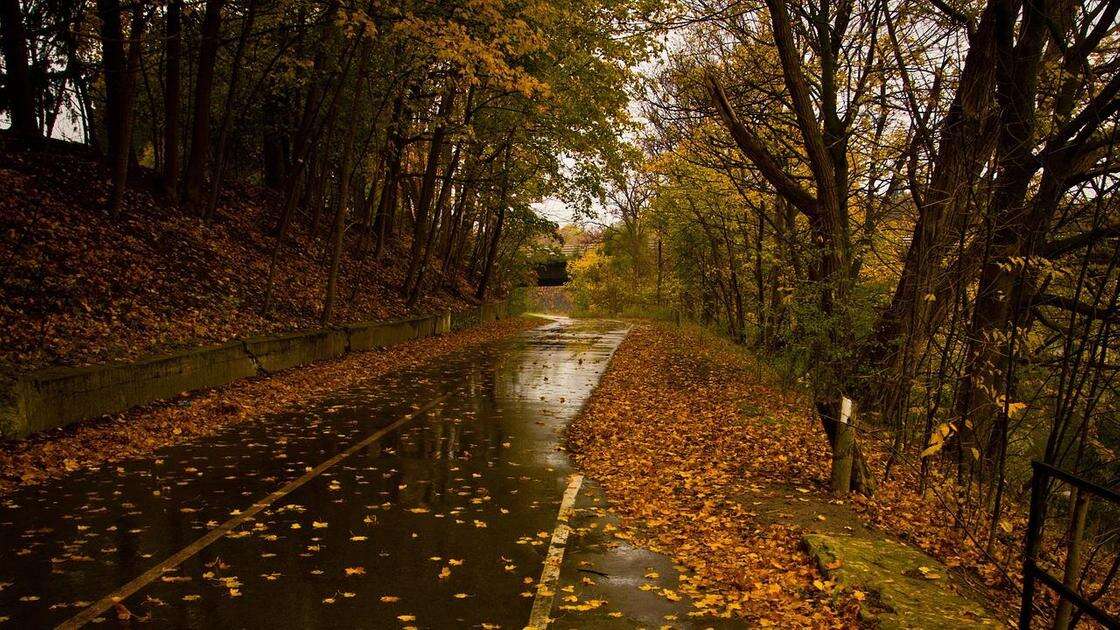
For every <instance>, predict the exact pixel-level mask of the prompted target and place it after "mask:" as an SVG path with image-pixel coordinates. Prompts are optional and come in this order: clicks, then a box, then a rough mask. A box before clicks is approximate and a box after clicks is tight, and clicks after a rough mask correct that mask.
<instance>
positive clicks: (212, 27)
mask: <svg viewBox="0 0 1120 630" xmlns="http://www.w3.org/2000/svg"><path fill="white" fill-rule="evenodd" d="M224 1H225V0H206V13H205V15H204V17H203V19H202V39H201V43H200V45H199V49H198V70H197V72H196V73H195V88H194V119H193V121H192V123H191V150H190V157H189V158H188V159H187V171H186V177H185V181H184V190H183V192H184V196H185V197H186V200H187V203H188V204H190V205H191V207H192V208H194V209H195V210H198V211H201V210H202V209H203V208H202V207H201V206H202V204H203V203H204V202H205V197H204V193H203V190H202V181H203V179H204V178H205V177H206V164H207V162H208V158H209V156H210V97H211V95H212V93H213V91H214V65H215V64H216V62H217V60H218V45H219V44H220V40H219V38H218V36H219V34H220V33H219V31H220V29H221V21H222V5H223V4H224Z"/></svg>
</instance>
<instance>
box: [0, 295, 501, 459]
mask: <svg viewBox="0 0 1120 630" xmlns="http://www.w3.org/2000/svg"><path fill="white" fill-rule="evenodd" d="M514 310H515V309H514V308H512V307H510V306H509V305H508V304H507V303H506V302H495V303H487V304H483V305H481V306H479V307H477V308H475V309H473V310H472V311H469V312H468V313H466V314H463V315H461V316H457V317H456V318H455V319H454V320H453V318H452V315H451V314H450V313H444V314H442V315H433V316H430V317H421V318H417V319H409V320H403V321H396V322H371V323H366V324H355V325H351V326H342V327H336V328H325V329H322V330H315V331H310V332H304V333H295V334H291V335H279V336H274V337H259V338H252V339H245V340H242V341H235V342H232V343H228V344H225V345H223V346H218V347H212V348H198V349H194V350H188V351H185V352H178V353H174V354H169V355H164V356H158V357H149V358H146V359H140V360H139V361H133V362H128V363H114V364H108V365H95V366H89V367H81V368H62V367H60V368H48V369H45V370H38V371H35V372H31V373H28V374H23V375H13V374H6V375H3V374H0V438H21V437H25V436H27V435H29V434H31V433H34V432H37V431H43V430H46V429H52V428H55V427H60V426H65V425H67V424H69V423H72V422H76V421H78V420H84V419H86V418H93V417H97V416H101V415H104V414H108V413H116V412H120V411H124V410H125V409H128V408H130V407H134V406H136V405H142V404H145V403H149V402H153V401H156V400H161V399H166V398H170V397H172V396H175V395H177V394H179V393H181V392H186V391H191V390H196V389H205V388H208V387H217V386H220V385H225V384H226V383H229V382H231V381H234V380H236V379H239V378H244V377H246V376H253V375H255V374H271V373H273V372H278V371H280V370H285V369H288V368H293V367H296V366H300V365H305V364H308V363H312V362H315V361H322V360H324V359H334V358H338V357H341V356H343V355H345V354H347V353H349V352H358V351H362V350H370V349H373V348H381V347H387V346H391V345H394V344H397V343H402V342H404V341H409V340H412V339H421V338H423V337H429V336H432V335H439V334H443V333H447V332H450V331H451V330H452V329H453V328H454V329H458V328H466V327H469V326H471V325H475V324H477V323H479V322H488V321H492V320H495V319H502V318H503V317H507V316H508V315H509V314H510V313H511V312H512V311H514ZM454 324H457V325H454Z"/></svg>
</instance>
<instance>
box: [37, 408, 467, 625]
mask: <svg viewBox="0 0 1120 630" xmlns="http://www.w3.org/2000/svg"><path fill="white" fill-rule="evenodd" d="M447 397H448V395H447V394H444V395H443V396H440V397H439V398H436V399H435V400H432V401H431V402H429V403H427V404H425V405H424V406H423V407H420V408H419V409H417V410H416V411H414V412H412V413H410V414H406V415H404V416H403V417H401V418H400V419H398V420H396V421H394V422H393V423H392V424H390V425H388V426H386V427H383V428H381V429H379V430H378V431H376V432H374V433H373V434H371V435H370V436H368V437H366V438H365V439H363V440H362V441H361V442H358V443H357V444H354V445H353V446H351V447H350V448H348V449H346V450H345V451H342V452H341V453H339V454H337V455H335V456H334V457H332V458H330V459H328V460H327V461H325V462H323V463H321V464H319V465H318V466H316V467H314V468H312V469H311V470H309V471H307V472H306V473H304V474H303V475H302V476H301V477H299V478H297V479H293V480H292V481H289V482H288V483H286V484H284V485H283V486H282V487H281V488H280V489H279V490H276V491H274V492H273V493H272V494H270V495H268V496H267V497H265V498H263V499H261V500H260V501H257V502H256V503H254V504H253V505H252V506H250V507H249V508H248V509H246V510H243V511H242V512H241V513H240V514H238V515H237V516H234V517H233V518H231V519H229V520H228V521H226V522H224V523H222V524H221V525H219V526H217V527H215V528H214V529H212V530H210V531H209V532H207V533H206V534H204V535H203V536H202V537H201V538H199V539H198V540H196V541H194V542H193V543H191V544H189V545H187V546H186V547H184V548H182V549H180V550H179V551H178V552H176V553H175V554H173V555H171V556H169V557H168V558H166V559H165V560H164V561H163V562H160V563H159V564H157V565H155V566H154V567H152V568H150V569H148V570H147V571H145V572H144V573H143V574H141V575H140V576H138V577H136V578H135V579H133V580H132V581H131V582H129V583H127V584H125V585H124V586H122V587H120V588H118V589H117V590H115V591H113V592H112V593H109V594H108V595H106V596H105V597H102V598H101V599H99V600H98V601H96V602H94V603H93V604H92V605H90V606H89V607H88V608H86V609H84V610H82V612H80V613H78V614H76V615H74V616H73V617H71V618H70V619H67V620H66V621H64V622H62V623H60V624H59V625H58V626H56V630H70V629H72V628H80V627H81V626H83V625H85V624H87V623H89V622H91V621H93V620H94V619H96V618H97V617H99V616H100V615H101V614H102V613H104V612H106V611H107V610H109V609H110V608H112V607H113V605H114V604H116V603H117V602H119V601H122V600H124V599H127V598H128V597H129V596H131V595H132V594H133V593H135V592H136V591H139V590H140V589H142V588H144V587H145V586H147V585H148V584H151V583H152V582H153V581H155V580H156V579H158V578H159V576H161V575H163V574H164V573H165V572H166V571H167V570H168V569H172V568H174V567H177V566H179V565H180V564H182V563H183V561H185V560H187V559H188V558H190V557H191V556H194V555H195V554H197V553H198V552H200V551H202V550H203V549H205V548H206V547H208V546H209V545H210V544H212V543H213V542H214V541H216V540H218V539H219V538H221V537H222V536H225V535H226V534H228V533H230V532H231V531H233V530H234V529H236V528H237V527H238V526H239V525H241V524H242V523H244V522H245V521H247V520H249V519H251V518H253V517H254V516H256V515H257V514H258V513H260V512H261V510H263V509H265V508H266V507H268V506H270V505H272V504H273V503H275V502H276V501H278V500H279V499H282V498H283V497H285V496H286V495H288V494H291V493H292V492H293V491H294V490H295V489H296V488H299V487H300V486H302V485H303V484H305V483H307V482H308V481H311V480H312V479H314V478H315V477H318V476H319V475H321V474H322V473H323V472H324V471H326V470H327V469H328V468H330V467H331V466H334V465H335V464H337V463H339V462H341V461H342V460H344V459H346V458H347V457H350V456H351V455H353V454H354V453H357V452H358V451H360V450H362V449H363V448H365V447H367V446H369V445H370V444H373V443H374V442H376V441H377V440H380V439H381V438H383V437H385V435H387V434H388V433H391V432H392V431H395V430H396V429H398V428H400V427H401V426H402V425H403V424H405V423H406V422H408V421H409V420H411V419H413V418H415V417H416V416H419V415H420V414H422V413H426V412H428V411H431V409H432V408H433V407H435V406H436V405H438V404H439V403H441V402H443V401H444V400H446V399H447Z"/></svg>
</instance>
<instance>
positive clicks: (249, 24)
mask: <svg viewBox="0 0 1120 630" xmlns="http://www.w3.org/2000/svg"><path fill="white" fill-rule="evenodd" d="M256 18H257V1H256V0H249V8H248V10H247V12H246V14H245V21H244V22H242V24H241V33H240V34H239V35H238V37H237V49H236V51H235V52H234V54H233V63H232V64H230V76H229V89H228V90H227V91H226V100H225V107H224V108H223V110H222V122H221V123H220V124H219V126H218V146H217V148H216V149H215V151H214V169H213V171H214V175H213V181H212V182H211V183H210V195H209V197H207V200H206V210H205V211H204V212H203V217H204V218H209V217H210V215H211V214H213V212H214V208H216V207H217V205H218V196H219V195H220V194H221V192H222V174H223V171H224V169H225V163H226V144H227V143H228V142H229V134H230V127H231V126H232V123H233V109H234V99H235V98H236V97H237V84H238V80H239V79H240V78H241V70H242V68H241V65H242V63H241V62H242V60H243V59H244V58H245V48H246V46H247V44H248V42H249V34H250V33H252V32H253V23H254V22H255V21H256Z"/></svg>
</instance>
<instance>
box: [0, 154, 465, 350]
mask: <svg viewBox="0 0 1120 630" xmlns="http://www.w3.org/2000/svg"><path fill="white" fill-rule="evenodd" d="M9 148H10V147H5V146H0V182H3V186H0V295H3V296H4V299H3V300H0V368H4V367H5V366H7V367H8V368H14V369H16V370H21V371H22V370H27V369H33V368H36V367H43V366H47V365H59V364H62V365H86V364H91V363H101V362H105V361H110V360H120V359H130V358H136V357H138V356H143V355H148V354H152V353H155V352H164V351H171V350H176V349H183V348H190V347H196V346H198V345H207V344H218V343H223V342H225V341H228V340H230V339H232V338H236V337H245V336H250V335H263V334H273V333H281V332H290V331H297V330H307V329H310V328H314V327H317V326H318V320H319V315H320V308H321V306H322V302H323V300H322V296H323V292H324V290H325V289H324V285H325V278H326V271H325V264H324V263H325V261H326V259H327V252H326V245H325V243H327V241H328V240H329V239H328V238H327V235H326V231H327V230H328V229H329V226H327V225H326V224H325V223H326V222H325V221H324V222H320V225H319V226H318V230H317V231H316V232H315V233H310V232H309V231H308V227H307V226H308V225H309V223H310V221H309V220H308V219H307V218H306V217H298V218H297V220H296V221H295V223H294V224H293V230H292V234H291V235H290V236H291V239H292V240H291V242H290V243H288V244H287V247H286V248H285V249H284V250H283V254H282V255H281V256H280V264H279V265H278V268H277V273H276V282H275V290H274V302H273V305H272V307H271V310H270V313H269V315H268V317H263V316H262V310H263V309H262V305H263V301H264V296H265V286H266V284H267V283H266V280H267V277H268V272H269V266H270V261H271V258H272V252H273V249H274V247H275V243H276V238H275V235H274V234H273V233H272V230H273V227H274V226H275V224H276V222H277V209H278V207H279V205H280V199H279V194H278V193H276V192H275V191H270V190H267V189H264V188H259V187H248V186H243V187H236V186H235V187H233V188H232V189H230V190H228V191H226V192H225V193H223V195H222V197H221V200H220V203H219V205H218V208H217V209H216V212H215V213H214V216H213V217H212V218H211V219H209V220H207V221H204V220H202V219H201V218H200V217H199V216H197V214H196V213H194V212H192V211H191V210H189V209H187V208H185V207H174V206H172V205H170V204H168V203H166V202H165V201H163V200H162V199H161V197H160V196H159V194H157V193H155V192H154V190H155V189H156V186H155V184H154V182H153V181H150V180H151V179H152V176H151V174H150V173H148V172H147V171H143V170H141V171H139V172H138V173H137V174H136V178H135V181H133V182H132V183H131V185H130V188H129V191H128V192H127V194H126V198H125V203H124V208H123V210H122V211H121V212H120V213H119V214H118V215H116V216H109V215H108V214H107V213H106V211H105V201H106V199H107V198H108V195H109V184H108V182H109V178H108V174H107V171H106V169H105V168H104V167H103V165H101V163H100V162H99V161H98V160H97V159H96V156H95V155H93V154H92V153H91V152H90V151H89V150H88V149H84V148H82V147H79V146H76V145H69V144H66V143H61V142H59V143H51V144H48V145H47V146H45V147H44V148H42V149H38V150H36V151H34V152H27V151H23V150H18V149H14V148H11V150H9ZM359 231H360V230H353V232H354V233H355V234H356V233H358V232H359ZM359 240H360V239H358V238H357V237H355V238H353V239H350V240H348V242H347V250H346V253H345V255H344V260H343V264H342V270H343V271H342V278H341V285H340V296H341V299H340V302H339V304H338V308H337V311H336V315H335V321H337V322H357V321H370V320H385V319H393V318H398V317H404V316H407V315H416V314H427V313H432V312H436V311H441V310H448V309H451V310H461V309H465V308H467V307H469V306H470V305H471V304H470V300H469V299H467V298H464V297H462V296H463V295H470V291H469V290H467V287H466V285H465V280H464V279H463V277H462V275H461V274H460V273H459V272H455V273H453V274H452V275H451V276H450V277H446V278H438V279H436V280H437V281H433V282H432V287H431V290H430V291H429V292H428V295H427V296H426V297H424V298H423V299H422V300H421V301H420V303H419V304H417V305H416V307H415V308H414V309H407V308H406V306H405V303H404V300H403V298H402V297H401V295H400V292H399V289H398V287H400V286H401V284H402V282H403V277H404V272H405V270H404V268H403V265H402V264H400V261H403V260H404V259H405V256H404V255H403V254H401V253H400V252H401V251H402V250H401V249H400V248H401V247H405V246H407V243H400V242H394V243H392V244H391V245H390V248H389V251H387V252H386V253H385V255H384V256H383V257H382V258H381V259H380V260H378V259H375V258H374V257H373V256H372V255H367V254H366V253H363V250H362V248H361V247H360V246H359V245H360V243H359Z"/></svg>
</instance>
